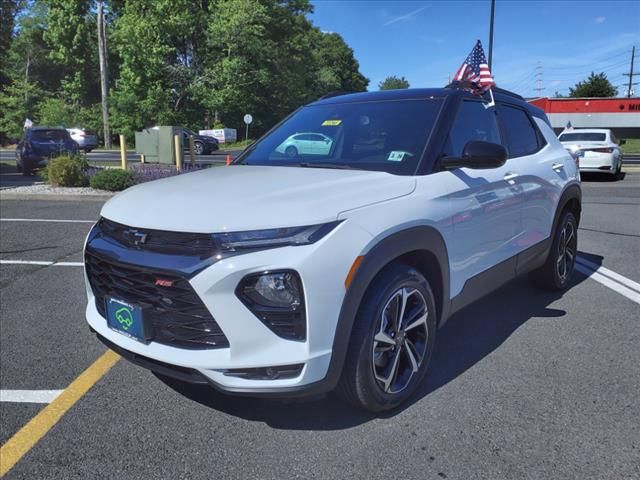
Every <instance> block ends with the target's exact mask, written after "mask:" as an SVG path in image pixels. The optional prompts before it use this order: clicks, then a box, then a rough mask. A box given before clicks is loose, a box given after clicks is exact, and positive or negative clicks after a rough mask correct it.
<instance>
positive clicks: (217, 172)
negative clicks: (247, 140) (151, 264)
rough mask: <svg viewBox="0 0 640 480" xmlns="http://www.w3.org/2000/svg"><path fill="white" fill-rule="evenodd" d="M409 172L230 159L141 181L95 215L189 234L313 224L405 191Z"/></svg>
mask: <svg viewBox="0 0 640 480" xmlns="http://www.w3.org/2000/svg"><path fill="white" fill-rule="evenodd" d="M414 188H415V178H414V177H410V176H398V175H391V174H389V173H385V172H367V171H362V170H336V169H323V168H296V167H266V166H245V165H234V166H230V167H215V168H209V169H207V170H204V171H200V172H193V173H188V174H183V175H178V176H175V177H170V178H166V179H162V180H157V181H154V182H149V183H144V184H141V185H137V186H135V187H132V188H129V189H127V190H125V191H124V192H122V193H120V194H118V195H116V196H115V197H114V198H113V199H111V200H110V201H109V202H107V204H105V206H104V207H103V208H102V215H103V216H104V217H106V218H108V219H110V220H113V221H115V222H118V223H122V224H124V225H129V226H134V227H140V228H149V229H157V230H171V231H181V232H193V233H215V232H224V231H230V232H231V231H242V230H259V229H265V228H277V227H290V226H301V225H314V224H319V223H324V222H330V221H334V220H336V219H337V217H338V215H339V214H340V213H341V212H344V211H346V210H351V209H354V208H359V207H363V206H366V205H370V204H373V203H377V202H382V201H385V200H390V199H392V198H396V197H400V196H404V195H408V194H410V193H411V192H412V191H413V190H414Z"/></svg>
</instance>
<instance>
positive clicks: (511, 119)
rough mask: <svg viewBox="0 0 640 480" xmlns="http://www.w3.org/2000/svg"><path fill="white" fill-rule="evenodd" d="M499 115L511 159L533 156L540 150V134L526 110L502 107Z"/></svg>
mask: <svg viewBox="0 0 640 480" xmlns="http://www.w3.org/2000/svg"><path fill="white" fill-rule="evenodd" d="M499 114H500V121H501V123H502V127H503V128H504V131H505V133H506V137H507V150H508V151H509V157H511V158H513V157H522V156H524V155H531V154H533V153H535V152H537V151H538V150H539V144H538V134H537V132H536V129H535V127H534V126H533V124H532V123H531V120H530V119H529V116H528V115H527V113H526V112H525V111H524V110H521V109H520V108H516V107H509V106H506V105H501V106H500V112H499Z"/></svg>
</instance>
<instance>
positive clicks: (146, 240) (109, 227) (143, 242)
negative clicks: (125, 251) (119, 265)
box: [98, 218, 218, 257]
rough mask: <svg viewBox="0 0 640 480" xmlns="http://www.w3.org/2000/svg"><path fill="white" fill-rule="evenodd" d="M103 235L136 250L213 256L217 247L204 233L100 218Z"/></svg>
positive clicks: (209, 236) (211, 238)
mask: <svg viewBox="0 0 640 480" xmlns="http://www.w3.org/2000/svg"><path fill="white" fill-rule="evenodd" d="M98 226H99V228H100V231H101V233H102V235H103V236H104V237H107V238H111V239H113V240H115V241H116V242H118V243H120V244H122V245H124V246H126V247H129V248H135V249H138V250H146V251H151V252H159V253H170V254H174V255H200V256H206V257H209V256H213V255H214V254H215V253H216V252H217V251H218V247H217V245H216V243H215V241H214V240H213V237H212V236H211V235H209V234H206V233H186V232H167V231H163V230H150V229H145V228H133V227H128V226H126V225H122V224H120V223H116V222H112V221H111V220H107V219H106V218H101V219H100V222H99V224H98Z"/></svg>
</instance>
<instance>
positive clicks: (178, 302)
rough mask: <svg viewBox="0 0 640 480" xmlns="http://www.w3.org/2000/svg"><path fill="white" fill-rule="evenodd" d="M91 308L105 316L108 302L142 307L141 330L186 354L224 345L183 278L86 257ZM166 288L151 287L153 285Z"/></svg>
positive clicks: (214, 325)
mask: <svg viewBox="0 0 640 480" xmlns="http://www.w3.org/2000/svg"><path fill="white" fill-rule="evenodd" d="M85 262H86V266H87V276H88V278H89V283H90V284H91V289H92V290H93V294H94V295H95V298H96V308H97V309H98V312H99V313H100V315H102V316H103V317H106V299H107V297H113V298H115V299H116V300H122V301H124V302H127V303H131V304H133V305H138V306H140V307H141V308H142V318H143V322H144V324H145V331H146V332H147V335H148V337H149V338H147V340H152V341H154V342H158V343H162V344H165V345H171V346H173V347H180V348H188V349H208V348H224V347H228V346H229V342H228V340H227V338H226V337H225V335H224V333H223V332H222V330H221V329H220V326H219V325H218V324H217V323H216V321H215V320H214V318H213V317H212V316H211V313H209V310H207V308H206V307H205V305H204V303H202V300H200V297H198V295H197V294H196V292H195V291H194V290H193V288H192V287H191V285H190V284H189V282H188V281H187V280H185V279H184V278H182V277H180V276H177V275H175V274H167V273H164V272H156V271H153V270H149V269H143V268H142V267H136V266H133V265H128V264H123V263H118V262H115V261H113V260H109V259H106V258H104V257H101V256H98V255H95V254H93V253H91V252H90V251H89V250H87V252H86V254H85ZM158 280H160V281H161V283H164V284H165V285H169V284H170V285H171V286H159V285H156V283H158V282H157V281H158Z"/></svg>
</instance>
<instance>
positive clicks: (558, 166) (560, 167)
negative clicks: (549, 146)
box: [551, 163, 564, 172]
mask: <svg viewBox="0 0 640 480" xmlns="http://www.w3.org/2000/svg"><path fill="white" fill-rule="evenodd" d="M551 168H553V169H554V170H555V171H556V172H559V171H560V170H562V169H563V168H564V165H563V164H561V163H554V164H553V165H551Z"/></svg>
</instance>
